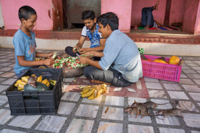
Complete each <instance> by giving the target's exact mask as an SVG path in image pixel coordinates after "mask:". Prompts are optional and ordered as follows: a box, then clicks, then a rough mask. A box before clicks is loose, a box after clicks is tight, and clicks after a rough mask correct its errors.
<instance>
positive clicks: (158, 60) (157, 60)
mask: <svg viewBox="0 0 200 133" xmlns="http://www.w3.org/2000/svg"><path fill="white" fill-rule="evenodd" d="M154 62H157V63H165V64H167V62H165V61H164V60H161V59H155V60H154Z"/></svg>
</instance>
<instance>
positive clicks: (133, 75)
mask: <svg viewBox="0 0 200 133" xmlns="http://www.w3.org/2000/svg"><path fill="white" fill-rule="evenodd" d="M118 21H119V19H118V17H117V16H116V15H115V14H114V13H112V12H108V13H105V14H103V15H101V16H100V17H99V18H98V20H97V22H98V25H99V32H100V33H101V34H102V37H103V38H107V40H106V43H105V48H104V51H103V52H88V53H86V54H87V55H90V54H92V55H95V56H98V57H101V60H100V61H93V60H90V59H89V58H87V57H81V56H80V61H81V63H83V64H85V63H88V64H90V65H91V66H88V67H86V68H85V69H84V75H85V76H86V78H88V79H91V80H92V82H95V83H108V84H111V85H114V86H118V87H125V86H130V85H131V84H133V83H134V82H137V81H138V79H139V78H141V77H142V76H143V73H142V64H141V58H140V54H139V51H138V48H137V46H136V44H135V43H134V42H133V41H132V40H131V39H130V38H129V37H128V36H127V35H126V34H124V33H123V32H121V31H120V30H118V25H119V22H118Z"/></svg>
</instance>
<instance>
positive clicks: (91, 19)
mask: <svg viewBox="0 0 200 133" xmlns="http://www.w3.org/2000/svg"><path fill="white" fill-rule="evenodd" d="M82 19H83V22H84V24H85V26H84V27H83V29H82V33H81V37H80V39H79V42H78V43H77V44H76V46H75V47H73V48H72V47H70V46H68V47H66V48H65V52H66V53H67V54H68V55H71V56H74V57H75V56H76V52H79V53H80V54H84V53H86V52H89V51H100V50H103V49H104V45H105V41H106V39H103V38H102V37H101V33H99V32H98V29H99V26H98V24H96V18H95V14H94V11H91V10H86V11H83V12H82ZM86 37H88V38H89V39H90V42H91V46H90V48H82V46H83V43H84V41H85V38H86ZM76 49H77V50H79V51H76Z"/></svg>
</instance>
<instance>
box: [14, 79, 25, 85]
mask: <svg viewBox="0 0 200 133" xmlns="http://www.w3.org/2000/svg"><path fill="white" fill-rule="evenodd" d="M16 83H19V84H23V85H25V84H27V83H26V82H25V81H22V80H20V79H19V80H17V82H16Z"/></svg>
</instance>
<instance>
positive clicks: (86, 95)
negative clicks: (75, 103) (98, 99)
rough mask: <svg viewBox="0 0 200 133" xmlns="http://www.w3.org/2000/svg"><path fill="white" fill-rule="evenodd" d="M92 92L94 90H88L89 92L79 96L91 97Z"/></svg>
mask: <svg viewBox="0 0 200 133" xmlns="http://www.w3.org/2000/svg"><path fill="white" fill-rule="evenodd" d="M94 91H95V88H94V89H92V90H90V91H89V92H87V93H85V94H83V95H81V96H82V97H89V96H91V95H92V94H93V93H94Z"/></svg>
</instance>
